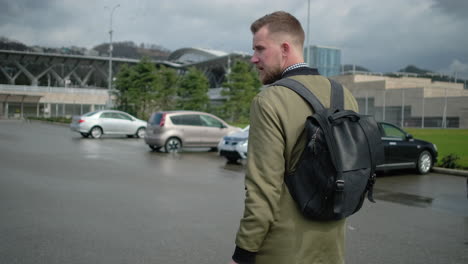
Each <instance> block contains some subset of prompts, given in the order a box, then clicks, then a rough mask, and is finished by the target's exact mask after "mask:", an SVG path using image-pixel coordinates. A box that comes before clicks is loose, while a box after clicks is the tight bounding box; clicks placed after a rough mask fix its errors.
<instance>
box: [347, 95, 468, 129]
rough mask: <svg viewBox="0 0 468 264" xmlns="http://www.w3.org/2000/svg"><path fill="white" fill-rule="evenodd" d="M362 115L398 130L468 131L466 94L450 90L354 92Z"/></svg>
mask: <svg viewBox="0 0 468 264" xmlns="http://www.w3.org/2000/svg"><path fill="white" fill-rule="evenodd" d="M353 94H354V96H355V97H356V100H357V102H358V105H359V112H360V113H361V114H366V115H373V116H374V117H375V119H376V120H378V121H385V122H389V123H393V124H396V125H399V126H400V127H415V128H468V93H467V91H466V90H465V91H464V90H457V89H450V88H445V89H443V88H424V87H421V88H404V89H402V88H399V89H386V90H382V89H380V90H370V89H367V90H358V91H353Z"/></svg>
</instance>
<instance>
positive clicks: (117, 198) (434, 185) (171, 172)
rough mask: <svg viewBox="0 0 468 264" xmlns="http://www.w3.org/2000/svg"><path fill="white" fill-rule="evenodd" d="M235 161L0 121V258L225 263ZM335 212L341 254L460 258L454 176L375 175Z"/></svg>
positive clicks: (461, 214)
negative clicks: (364, 196)
mask: <svg viewBox="0 0 468 264" xmlns="http://www.w3.org/2000/svg"><path fill="white" fill-rule="evenodd" d="M243 177H244V165H243V164H228V163H226V161H225V160H224V159H223V158H221V157H218V156H217V153H216V152H208V151H206V150H191V149H188V150H185V151H184V152H182V153H178V154H166V153H161V152H152V151H150V149H149V148H148V147H147V146H146V145H145V144H144V141H143V140H141V139H134V138H126V137H104V138H103V139H99V140H94V139H84V138H81V137H80V136H79V134H77V133H74V132H72V131H70V130H69V128H68V127H67V126H58V125H51V124H45V123H40V122H32V123H28V122H22V121H9V120H0V263H8V264H10V263H72V264H74V263H100V264H105V263H109V264H117V263H227V261H228V260H229V258H230V256H231V254H232V251H233V249H234V237H235V232H236V230H237V227H238V224H239V219H240V217H241V216H242V212H243V195H244V187H243ZM375 197H376V199H377V203H376V204H372V203H369V202H365V204H364V206H363V209H361V211H360V212H359V213H357V214H356V215H353V216H351V217H350V218H349V219H348V221H347V225H346V227H347V238H346V260H347V263H384V264H385V263H425V264H426V263H468V199H467V190H466V178H463V177H459V176H451V175H444V174H438V173H430V174H428V175H423V176H420V175H416V174H413V173H412V172H411V171H402V172H401V171H400V172H393V173H387V174H384V175H380V176H379V178H378V180H377V185H376V190H375Z"/></svg>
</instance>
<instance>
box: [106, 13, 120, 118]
mask: <svg viewBox="0 0 468 264" xmlns="http://www.w3.org/2000/svg"><path fill="white" fill-rule="evenodd" d="M119 6H120V4H117V5H115V6H114V7H113V8H112V10H111V13H110V26H109V39H110V41H109V81H108V84H107V86H108V94H109V98H108V100H109V101H108V105H107V108H109V109H110V108H111V107H112V50H113V47H112V16H113V15H114V11H115V9H116V8H117V7H119Z"/></svg>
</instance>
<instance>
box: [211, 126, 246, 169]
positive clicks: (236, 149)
mask: <svg viewBox="0 0 468 264" xmlns="http://www.w3.org/2000/svg"><path fill="white" fill-rule="evenodd" d="M249 128H250V126H246V127H245V128H244V129H242V130H241V131H239V132H235V133H232V134H229V135H227V136H224V137H223V138H222V139H221V140H220V141H219V144H218V151H219V155H220V156H221V157H225V158H226V159H227V160H228V161H229V162H237V161H238V160H242V159H246V158H247V145H248V141H249Z"/></svg>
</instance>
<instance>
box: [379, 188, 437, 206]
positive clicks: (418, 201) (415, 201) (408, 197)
mask: <svg viewBox="0 0 468 264" xmlns="http://www.w3.org/2000/svg"><path fill="white" fill-rule="evenodd" d="M374 198H375V199H378V200H382V201H387V202H392V203H399V204H404V205H408V206H414V207H422V208H426V207H429V206H431V204H432V201H433V200H434V199H433V198H429V197H424V196H419V195H414V194H407V193H399V192H389V191H384V190H379V189H374Z"/></svg>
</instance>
